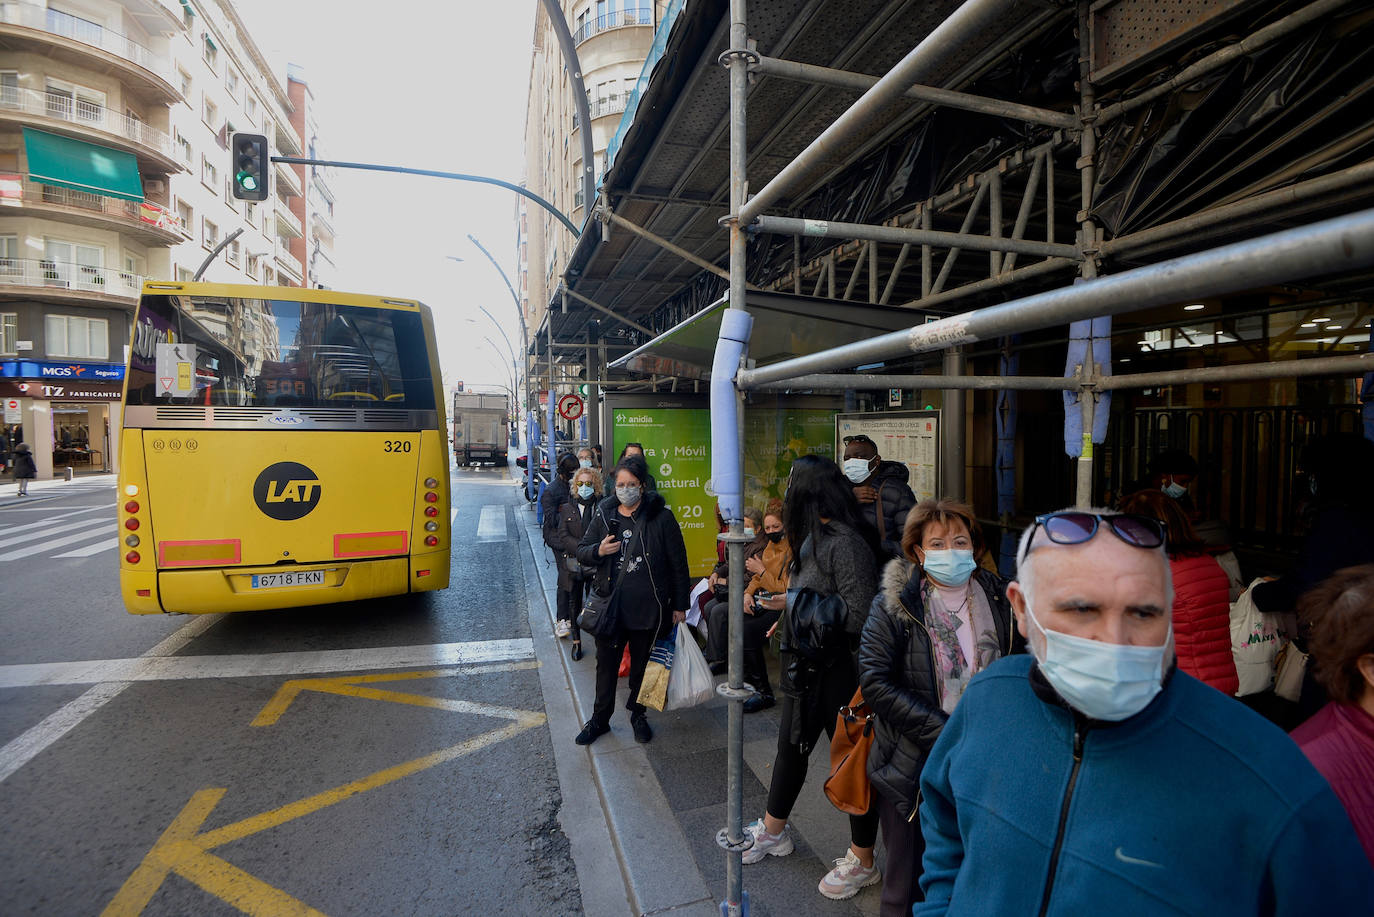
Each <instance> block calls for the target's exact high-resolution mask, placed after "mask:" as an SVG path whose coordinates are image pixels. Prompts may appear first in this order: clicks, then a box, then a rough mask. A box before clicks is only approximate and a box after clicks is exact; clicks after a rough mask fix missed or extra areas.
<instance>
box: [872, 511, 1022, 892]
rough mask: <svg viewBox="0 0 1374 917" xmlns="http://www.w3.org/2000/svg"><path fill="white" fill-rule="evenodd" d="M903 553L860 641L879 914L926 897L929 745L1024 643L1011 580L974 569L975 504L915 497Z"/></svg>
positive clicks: (979, 536)
mask: <svg viewBox="0 0 1374 917" xmlns="http://www.w3.org/2000/svg"><path fill="white" fill-rule="evenodd" d="M902 550H903V554H904V556H903V557H899V558H896V559H894V560H892V561H891V562H889V563H888V565H887V566H886V567H885V568H884V569H883V578H882V583H881V586H880V589H879V592H878V595H877V596H876V597H875V598H874V599H873V606H872V608H871V609H870V610H869V614H868V620H867V621H866V622H865V623H864V630H863V636H862V637H861V639H860V641H859V687H860V688H861V689H862V690H863V695H864V700H865V701H866V702H867V703H868V706H869V708H870V709H871V710H872V711H873V713H874V714H875V716H876V717H877V721H876V722H877V725H876V727H875V730H874V736H873V747H872V748H871V749H870V750H869V753H868V776H869V780H870V781H871V782H872V784H873V789H874V790H875V791H876V797H877V803H878V817H879V822H880V823H881V825H882V830H883V844H884V846H885V847H886V848H887V872H886V874H885V876H884V877H883V895H882V903H881V911H880V913H881V914H882V915H883V917H895V915H899V914H900V915H908V914H910V913H911V906H912V905H913V904H915V903H916V902H917V901H920V900H921V897H920V895H921V892H920V887H919V886H918V885H917V880H918V879H919V878H920V877H921V856H922V854H923V853H924V851H925V843H924V841H923V840H922V837H921V826H920V824H919V823H918V822H917V821H916V819H915V817H914V816H915V814H916V806H917V796H918V789H919V786H920V778H921V768H922V767H923V766H924V765H925V761H926V757H927V755H929V754H930V749H931V747H932V746H934V744H935V740H936V739H937V738H939V736H940V731H941V730H942V729H943V728H944V725H945V721H946V720H948V719H949V714H950V713H951V712H952V711H953V710H954V705H955V704H956V703H958V700H959V695H960V694H962V693H963V689H964V687H965V686H966V685H967V684H968V680H969V679H970V678H971V677H973V675H974V674H976V673H977V672H980V671H982V670H983V669H984V668H985V667H987V666H988V665H990V664H991V663H992V662H993V661H995V660H997V659H1000V658H1001V657H1002V656H1006V655H1009V654H1011V653H1013V652H1017V651H1018V650H1019V649H1020V648H1021V647H1022V646H1023V642H1022V641H1021V638H1020V636H1019V635H1018V633H1017V631H1016V629H1015V628H1014V627H1013V626H1012V614H1011V603H1010V602H1009V601H1008V599H1007V590H1006V586H1007V583H1006V580H1004V579H1002V578H1001V577H999V576H998V575H997V574H995V573H992V572H990V571H988V570H986V569H984V568H982V567H980V566H978V561H979V560H981V559H982V555H983V552H984V550H985V547H984V543H983V533H982V530H981V529H980V528H979V526H978V522H977V521H976V520H975V519H974V516H973V509H972V508H971V507H969V506H967V505H965V504H963V503H958V502H955V501H953V500H938V501H937V500H924V501H922V502H920V503H918V504H916V506H915V508H914V509H912V511H911V512H910V513H909V514H908V515H907V519H906V526H905V528H904V529H903V532H902Z"/></svg>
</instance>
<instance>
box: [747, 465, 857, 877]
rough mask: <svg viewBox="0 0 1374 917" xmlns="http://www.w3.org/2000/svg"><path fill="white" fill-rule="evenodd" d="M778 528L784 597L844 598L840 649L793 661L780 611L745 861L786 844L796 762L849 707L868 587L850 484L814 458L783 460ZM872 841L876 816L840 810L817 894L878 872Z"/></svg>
mask: <svg viewBox="0 0 1374 917" xmlns="http://www.w3.org/2000/svg"><path fill="white" fill-rule="evenodd" d="M783 516H784V522H783V525H784V529H785V531H786V533H787V541H788V543H789V544H790V545H792V548H793V554H792V570H791V577H790V580H789V582H788V588H789V591H788V603H789V605H791V603H792V602H793V601H794V597H795V596H796V592H797V590H810V591H811V592H814V593H817V594H818V595H820V596H839V597H840V598H841V599H843V600H844V607H845V616H844V635H845V639H843V640H842V641H840V642H841V644H842V645H840V646H837V647H830V648H828V649H827V651H826V653H825V655H824V656H823V658H821V659H819V660H809V661H808V662H807V664H799V660H798V659H796V658H794V657H795V656H796V654H795V653H794V652H790V651H788V650H787V647H789V646H792V645H793V643H792V637H793V635H792V634H791V633H790V631H791V624H790V621H791V619H792V616H793V608H791V607H789V608H788V609H787V610H786V611H785V612H784V613H783V615H782V617H781V618H780V619H779V627H780V628H781V629H782V640H783V647H784V651H783V653H782V654H781V655H782V671H783V678H782V685H781V690H782V695H783V698H782V707H781V722H780V724H779V727H778V752H777V756H776V757H775V758H774V759H773V779H772V782H771V783H770V785H769V787H768V806H767V809H766V811H765V812H764V816H763V818H760V819H759V820H758V821H756V822H754V824H752V825H750V826H749V828H748V831H749V833H750V834H751V835H752V836H753V839H754V846H753V847H751V848H750V849H749V850H747V851H745V853H744V862H745V863H757V862H759V861H760V860H762V859H763V858H764V857H766V856H770V855H771V856H786V855H787V854H789V853H791V852H792V850H793V844H792V838H791V837H790V836H789V834H788V830H787V816H788V815H790V814H791V812H792V806H793V804H794V803H795V802H796V801H797V796H798V795H799V794H800V793H801V789H802V785H803V784H804V783H805V782H806V764H807V759H808V757H810V754H811V750H812V748H814V747H815V744H816V741H817V740H818V739H819V738H820V734H821V730H825V732H826V734H827V735H832V736H833V734H834V731H835V716H836V714H837V713H839V710H840V708H841V707H842V706H844V705H845V704H847V703H849V700H850V698H851V697H853V695H854V689H855V688H856V687H857V686H858V684H859V675H858V664H857V661H856V658H855V653H856V652H857V650H858V645H859V635H860V633H862V631H863V626H864V621H865V620H866V619H867V618H868V610H869V606H870V605H871V604H872V602H873V596H874V594H875V593H876V592H877V572H876V571H875V569H874V566H873V550H872V548H871V546H870V545H869V543H868V541H867V540H865V538H864V536H863V534H861V533H862V531H863V523H862V521H861V517H860V515H859V505H858V502H857V501H856V500H855V499H854V490H853V488H852V486H851V485H850V483H849V481H847V480H846V479H845V477H844V475H843V474H841V473H840V469H839V467H838V466H837V465H836V464H835V463H834V462H832V461H831V460H830V459H828V458H825V457H823V456H819V455H804V456H802V457H801V458H798V459H797V460H796V461H794V462H793V463H792V473H791V475H790V476H789V478H788V482H787V492H786V493H785V494H784V496H783ZM877 838H878V814H877V812H876V810H870V811H869V812H868V813H866V814H864V815H851V816H849V839H850V843H849V849H848V850H846V851H845V853H844V856H842V857H840V858H839V859H837V860H836V861H835V868H834V869H832V870H831V871H830V872H829V873H827V874H826V876H825V878H823V879H821V883H820V888H819V890H820V893H821V894H822V895H824V896H826V897H827V898H833V899H836V900H839V899H844V898H850V897H853V896H854V895H855V894H857V893H858V891H859V889H861V888H863V887H865V886H868V885H873V884H875V883H876V882H878V881H880V880H881V878H882V876H881V874H880V873H879V872H878V866H877V864H876V863H875V862H874V861H873V844H874V842H875V841H876V840H877Z"/></svg>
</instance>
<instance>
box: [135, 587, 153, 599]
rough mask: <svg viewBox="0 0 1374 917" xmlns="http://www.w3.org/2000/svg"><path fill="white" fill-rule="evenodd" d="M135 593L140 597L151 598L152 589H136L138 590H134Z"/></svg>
mask: <svg viewBox="0 0 1374 917" xmlns="http://www.w3.org/2000/svg"><path fill="white" fill-rule="evenodd" d="M135 594H136V595H137V596H138V597H139V598H140V599H148V598H152V595H153V590H151V589H138V590H135Z"/></svg>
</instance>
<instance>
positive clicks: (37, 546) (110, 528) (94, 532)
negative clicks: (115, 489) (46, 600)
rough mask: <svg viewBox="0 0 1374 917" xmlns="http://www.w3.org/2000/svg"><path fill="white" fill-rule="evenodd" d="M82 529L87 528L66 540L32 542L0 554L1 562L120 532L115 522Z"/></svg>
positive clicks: (84, 526)
mask: <svg viewBox="0 0 1374 917" xmlns="http://www.w3.org/2000/svg"><path fill="white" fill-rule="evenodd" d="M82 528H85V529H86V531H84V532H78V533H77V534H75V535H68V536H67V537H65V538H55V539H53V540H51V541H39V542H32V543H30V544H28V545H27V546H26V547H22V548H17V549H15V550H13V551H8V552H6V553H4V554H0V561H11V560H19V559H20V558H23V557H32V556H33V555H35V554H42V553H44V552H46V551H51V550H53V549H54V548H63V547H66V546H67V545H69V544H76V543H77V542H78V541H89V540H90V539H92V538H99V537H102V536H108V535H110V534H112V533H114V532H116V531H118V527H117V526H116V525H115V524H114V523H113V522H110V523H107V524H104V525H93V526H92V525H89V524H87V523H82ZM62 531H66V528H65V527H64V528H62ZM39 534H43V533H39ZM35 537H36V536H35ZM23 540H26V541H31V539H27V538H26V539H23Z"/></svg>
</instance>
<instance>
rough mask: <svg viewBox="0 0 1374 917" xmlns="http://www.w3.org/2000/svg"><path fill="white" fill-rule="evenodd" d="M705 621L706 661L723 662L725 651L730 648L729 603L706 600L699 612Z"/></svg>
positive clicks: (720, 600)
mask: <svg viewBox="0 0 1374 917" xmlns="http://www.w3.org/2000/svg"><path fill="white" fill-rule="evenodd" d="M701 616H702V617H703V618H704V619H705V620H706V653H705V655H706V661H707V662H724V661H725V654H726V651H727V650H729V648H730V640H729V637H730V634H729V631H728V630H726V628H727V627H728V626H729V623H730V621H729V618H730V603H729V602H727V601H724V600H722V599H708V600H707V602H706V606H705V607H704V608H703V609H702V610H701Z"/></svg>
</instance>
